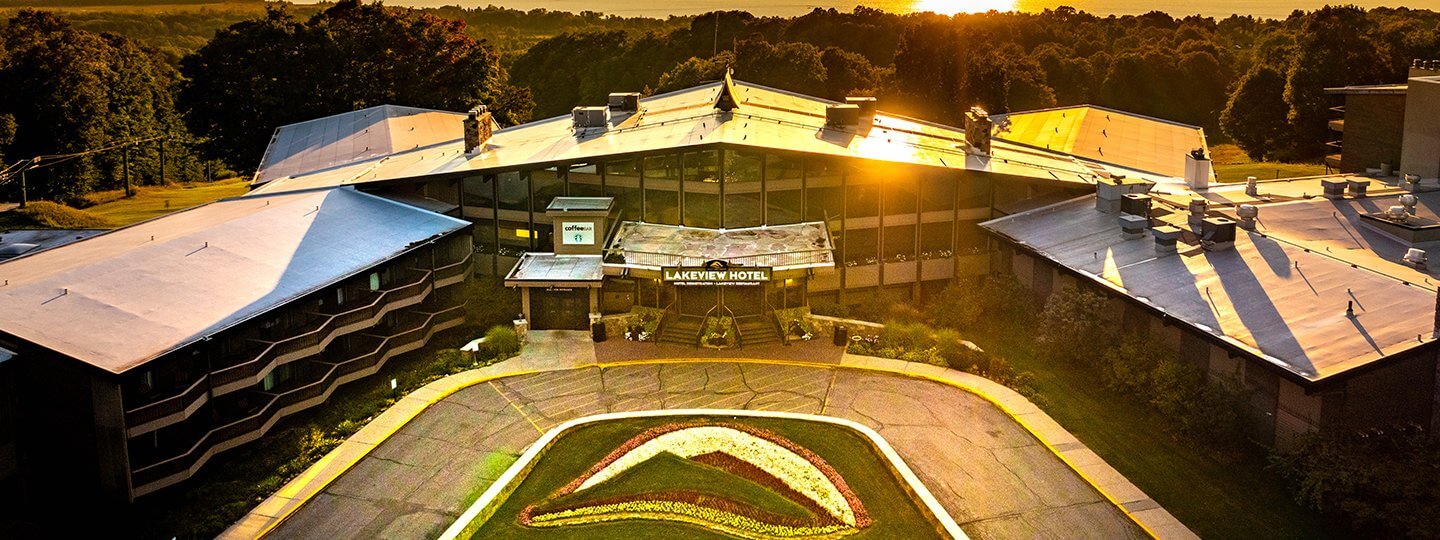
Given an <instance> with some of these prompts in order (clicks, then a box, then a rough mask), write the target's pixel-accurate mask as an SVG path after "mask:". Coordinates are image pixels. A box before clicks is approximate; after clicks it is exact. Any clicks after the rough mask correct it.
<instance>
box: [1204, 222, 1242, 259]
mask: <svg viewBox="0 0 1440 540" xmlns="http://www.w3.org/2000/svg"><path fill="white" fill-rule="evenodd" d="M1203 224H1204V225H1203V227H1202V231H1203V233H1202V234H1201V238H1203V239H1204V240H1205V248H1206V249H1210V250H1215V251H1218V250H1222V249H1230V248H1231V247H1234V246H1235V221H1234V220H1232V219H1230V218H1227V217H1218V216H1217V217H1207V218H1205V220H1204V221H1203Z"/></svg>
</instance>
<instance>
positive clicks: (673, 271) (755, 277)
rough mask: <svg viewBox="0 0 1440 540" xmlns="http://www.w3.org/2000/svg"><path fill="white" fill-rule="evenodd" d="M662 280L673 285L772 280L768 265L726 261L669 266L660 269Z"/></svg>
mask: <svg viewBox="0 0 1440 540" xmlns="http://www.w3.org/2000/svg"><path fill="white" fill-rule="evenodd" d="M660 276H661V280H662V281H665V282H667V283H670V284H672V285H682V286H683V285H710V286H715V285H756V284H760V283H764V282H766V281H770V268H768V267H731V266H730V265H729V264H728V263H726V262H725V261H709V262H706V263H705V265H704V266H667V267H665V268H662V269H660Z"/></svg>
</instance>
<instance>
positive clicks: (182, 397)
mask: <svg viewBox="0 0 1440 540" xmlns="http://www.w3.org/2000/svg"><path fill="white" fill-rule="evenodd" d="M473 258H474V257H473V255H472V254H471V253H470V252H466V254H465V256H464V257H463V258H461V259H460V260H459V261H456V262H453V263H450V264H446V265H444V266H440V267H437V268H436V269H435V270H434V272H433V274H432V273H431V272H429V271H427V270H422V269H412V270H414V271H415V272H417V274H416V275H417V276H418V278H417V279H415V280H412V281H410V282H408V283H406V284H403V285H399V286H396V287H392V288H390V289H387V290H384V291H380V293H379V294H377V295H376V296H375V298H373V299H372V300H371V301H370V302H368V303H366V305H363V306H359V307H356V308H352V309H349V310H346V311H343V312H340V313H335V314H322V316H323V317H324V320H322V321H319V322H317V323H315V324H313V325H312V328H311V329H309V330H306V331H305V332H303V333H301V334H298V335H295V336H291V337H289V338H285V339H281V340H276V341H262V340H254V341H256V342H259V343H262V344H264V347H263V348H262V349H259V350H258V351H255V352H254V353H253V354H254V356H252V357H251V360H248V361H245V362H241V363H239V364H233V365H229V366H225V367H222V368H220V369H217V370H216V371H215V372H214V373H212V374H210V375H209V380H208V381H207V378H206V377H204V376H202V377H200V378H199V379H196V381H195V382H193V383H191V385H190V386H189V387H187V388H186V389H184V390H183V391H181V392H180V393H178V394H175V395H171V396H169V397H166V398H162V399H159V400H156V401H152V402H149V403H145V404H143V405H139V406H136V407H133V408H131V409H128V410H126V411H125V425H126V426H128V428H127V432H128V433H129V434H130V435H132V436H133V435H138V434H140V433H145V432H149V431H152V430H154V429H158V428H159V427H162V425H163V424H167V422H164V421H166V420H170V421H171V422H168V423H173V422H175V421H180V420H183V419H184V418H186V417H188V416H189V414H190V413H192V412H194V411H195V409H197V408H199V407H200V405H203V404H204V403H205V402H206V401H207V400H208V398H209V396H210V393H211V392H210V389H211V388H212V387H214V388H216V393H220V394H223V393H227V392H231V391H235V390H237V389H238V388H236V385H235V384H234V383H236V382H237V381H239V382H242V383H245V382H247V381H246V379H247V378H249V379H251V380H252V381H253V380H257V379H259V378H263V377H264V374H265V373H268V372H269V370H270V369H273V368H274V366H276V365H279V364H281V363H283V361H284V360H286V357H287V356H288V355H291V354H293V353H296V352H298V351H303V350H305V349H308V348H311V347H314V346H317V345H324V344H325V343H328V342H329V341H330V340H332V339H334V337H337V335H338V334H337V333H336V332H334V331H335V330H336V329H339V328H343V327H345V326H349V325H351V324H354V323H356V322H360V321H363V320H368V319H371V318H374V317H378V316H380V315H383V314H384V313H385V312H388V311H390V310H392V309H394V308H395V307H397V306H394V305H391V304H393V303H394V302H398V301H401V300H404V299H407V298H410V297H411V295H409V294H407V292H414V291H422V290H423V291H422V293H421V294H419V295H416V296H424V295H426V294H428V293H429V288H428V285H427V283H428V282H427V280H428V279H429V278H430V277H431V276H432V275H433V277H434V280H433V283H435V284H436V285H437V286H446V285H450V284H452V283H455V282H459V281H463V280H464V279H465V276H466V275H467V273H468V271H469V268H470V262H471V261H472V260H473ZM377 308H378V311H379V313H376V311H377ZM267 359H268V360H269V361H267ZM246 386H248V384H241V385H239V387H240V388H243V387H246Z"/></svg>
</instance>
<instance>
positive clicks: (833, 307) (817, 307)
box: [810, 302, 850, 318]
mask: <svg viewBox="0 0 1440 540" xmlns="http://www.w3.org/2000/svg"><path fill="white" fill-rule="evenodd" d="M810 313H814V314H816V315H821V316H824V317H841V318H844V317H849V316H850V308H849V307H848V306H846V305H845V304H841V303H838V302H814V303H811V304H810Z"/></svg>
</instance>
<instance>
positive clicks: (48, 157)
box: [0, 135, 168, 186]
mask: <svg viewBox="0 0 1440 540" xmlns="http://www.w3.org/2000/svg"><path fill="white" fill-rule="evenodd" d="M166 138H168V137H166V136H164V135H157V136H154V137H148V138H144V139H130V140H128V141H122V142H119V143H116V144H112V145H110V146H105V147H101V148H93V149H90V150H83V151H80V152H74V153H70V154H45V155H39V156H35V157H32V158H30V159H22V160H20V161H16V162H15V163H12V164H11V165H10V166H9V167H6V168H5V169H4V170H0V186H3V185H5V184H8V183H10V182H11V181H13V180H14V179H15V178H17V177H19V176H20V174H22V173H25V172H27V171H33V170H35V169H41V168H44V167H52V166H55V165H59V164H61V163H65V162H67V161H71V160H74V159H79V158H82V157H85V156H92V155H95V154H100V153H103V152H109V151H111V150H115V149H118V148H124V147H126V146H134V145H140V144H144V143H147V142H154V141H158V140H162V139H166Z"/></svg>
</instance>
